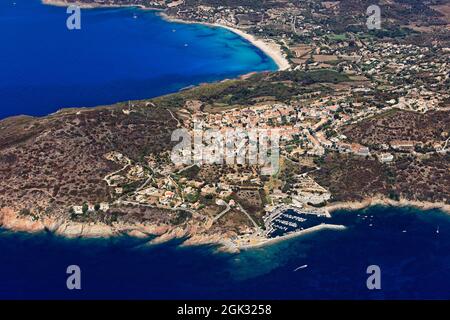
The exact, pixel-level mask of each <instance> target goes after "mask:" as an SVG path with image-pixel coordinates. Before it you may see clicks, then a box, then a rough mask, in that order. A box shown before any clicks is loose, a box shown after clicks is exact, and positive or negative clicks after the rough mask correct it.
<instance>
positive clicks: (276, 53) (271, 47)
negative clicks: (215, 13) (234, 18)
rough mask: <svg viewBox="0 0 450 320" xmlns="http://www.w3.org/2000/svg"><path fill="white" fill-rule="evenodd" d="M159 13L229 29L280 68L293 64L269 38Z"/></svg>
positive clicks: (215, 24)
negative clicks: (259, 37)
mask: <svg viewBox="0 0 450 320" xmlns="http://www.w3.org/2000/svg"><path fill="white" fill-rule="evenodd" d="M159 15H160V16H161V17H162V18H163V19H165V20H167V21H169V22H176V23H187V24H202V25H205V26H209V27H214V28H224V29H227V30H229V31H231V32H233V33H235V34H237V35H238V36H240V37H241V38H244V39H245V40H247V41H248V42H250V43H251V44H252V45H253V46H255V47H257V48H258V49H260V50H261V51H262V52H264V53H265V54H266V55H267V56H269V57H270V58H272V60H273V61H274V62H275V63H276V64H277V66H278V70H288V69H290V68H291V64H290V63H289V61H288V60H287V59H286V57H285V56H284V54H283V51H282V50H281V47H280V45H278V44H276V43H275V42H273V41H269V40H267V41H266V40H262V39H258V38H256V37H255V36H253V35H251V34H248V33H246V32H244V31H242V30H240V29H237V28H234V27H230V26H227V25H224V24H220V23H208V22H196V21H185V20H181V19H176V18H172V17H170V16H168V15H167V14H165V13H164V12H161V13H159Z"/></svg>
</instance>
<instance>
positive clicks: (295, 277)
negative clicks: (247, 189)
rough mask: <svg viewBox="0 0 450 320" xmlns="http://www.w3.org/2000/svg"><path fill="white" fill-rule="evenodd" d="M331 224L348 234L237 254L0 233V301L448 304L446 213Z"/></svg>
mask: <svg viewBox="0 0 450 320" xmlns="http://www.w3.org/2000/svg"><path fill="white" fill-rule="evenodd" d="M330 222H332V223H336V224H342V225H345V226H346V227H347V229H346V230H323V231H317V232H314V233H310V234H307V235H302V236H299V237H297V238H294V239H290V240H286V241H282V242H279V243H276V244H274V245H270V246H266V247H263V248H259V249H251V250H247V251H243V252H241V253H239V254H227V253H218V252H217V248H215V247H213V246H200V247H180V246H179V244H180V241H181V240H176V241H172V242H169V243H166V244H161V245H156V246H148V245H147V244H146V243H147V241H148V240H150V239H135V238H129V237H121V238H113V239H109V240H99V239H97V240H93V239H91V240H86V239H71V240H70V239H65V238H61V237H57V236H55V235H52V234H50V233H41V234H25V233H12V232H9V231H5V230H3V231H0V252H1V255H0V298H8V299H17V298H27V299H28V298H35V299H45V298H56V299H61V298H64V299H94V298H102V299H104V298H109V299H164V298H166V299H174V298H177V299H196V298H199V299H200V298H201V299H215V298H220V299H227V298H229V299H238V298H242V299H245V298H248V299H256V298H259V299H406V298H408V299H449V298H450V217H449V216H448V215H447V214H445V213H443V212H440V211H437V210H433V211H420V210H416V209H412V208H391V207H371V208H369V209H365V210H360V211H354V212H349V211H339V212H335V213H334V214H333V218H332V219H331V220H330ZM437 230H439V232H437ZM69 265H78V266H79V267H80V269H81V290H73V291H70V290H68V289H67V288H66V279H67V277H68V275H67V274H66V268H67V266H69ZM304 265H307V267H306V268H302V269H299V270H297V271H295V270H296V269H297V268H298V267H299V266H304ZM369 265H377V266H379V268H380V279H381V282H380V283H381V289H380V290H369V289H367V286H366V281H367V278H368V277H369V276H370V275H369V274H367V273H366V271H367V267H368V266H369Z"/></svg>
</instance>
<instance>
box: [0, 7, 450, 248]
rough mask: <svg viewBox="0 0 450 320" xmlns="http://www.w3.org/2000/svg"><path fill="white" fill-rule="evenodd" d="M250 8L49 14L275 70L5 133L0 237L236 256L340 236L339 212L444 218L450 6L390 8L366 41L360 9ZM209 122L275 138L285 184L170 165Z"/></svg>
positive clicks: (16, 120)
mask: <svg viewBox="0 0 450 320" xmlns="http://www.w3.org/2000/svg"><path fill="white" fill-rule="evenodd" d="M241 2H242V3H241ZM241 2H239V4H237V3H236V2H235V1H231V0H230V1H229V0H227V1H222V2H221V4H220V5H218V4H217V2H216V1H213V0H201V1H194V2H193V1H183V0H180V1H148V0H134V1H124V0H104V1H101V0H96V1H93V0H80V1H77V2H72V1H52V0H44V3H47V4H56V5H67V4H71V3H76V4H82V5H83V6H86V7H94V6H130V5H133V6H140V7H142V8H151V9H158V10H161V11H162V14H163V15H164V16H165V17H167V18H168V19H176V21H179V20H181V21H185V22H195V23H206V24H210V25H216V26H221V27H226V28H228V29H230V30H231V31H233V32H235V33H236V34H238V35H240V36H242V37H244V38H245V39H247V40H249V41H250V42H252V43H253V44H254V45H255V46H257V47H259V48H260V49H261V50H262V51H264V52H265V53H266V54H268V55H269V56H271V57H272V58H273V60H274V61H275V62H276V63H277V65H278V66H279V69H280V70H279V71H276V72H265V73H257V74H250V75H246V76H242V77H240V78H238V79H233V80H226V81H221V82H216V83H210V84H203V85H200V86H197V87H194V88H190V89H188V90H183V91H180V92H178V93H175V94H170V95H166V96H161V97H157V98H152V99H144V100H139V101H129V102H128V101H127V102H121V103H117V104H114V105H110V106H100V107H96V108H83V109H81V108H79V109H64V110H61V111H59V112H56V113H54V114H51V115H48V116H46V117H42V118H34V117H28V116H20V117H12V118H8V119H5V120H2V121H0V179H1V181H2V183H1V184H0V224H1V225H2V227H4V228H9V229H12V230H20V231H44V230H48V231H52V232H55V233H57V234H61V235H65V236H70V237H79V236H85V237H105V236H115V235H120V234H129V235H132V236H137V237H148V236H152V235H156V236H157V237H156V238H154V239H153V240H152V242H151V243H158V242H162V241H167V240H169V239H173V238H187V240H186V241H185V242H184V243H185V244H186V245H194V244H205V243H214V244H220V245H222V246H223V247H224V248H225V249H227V250H231V251H237V250H239V249H241V248H248V247H252V246H259V245H264V244H267V243H271V242H273V241H276V240H279V239H284V238H286V237H292V236H295V235H298V234H302V233H305V232H310V231H314V230H318V229H321V228H334V229H340V228H342V226H338V225H333V224H330V223H329V221H330V220H329V219H330V213H331V212H332V211H333V210H337V209H356V208H362V207H365V206H369V205H374V204H382V205H400V206H405V205H406V206H416V207H420V208H424V209H430V208H440V209H443V210H444V211H447V212H450V170H449V166H448V164H449V160H450V155H449V148H450V142H449V141H450V94H449V92H450V91H449V88H450V79H449V75H450V63H449V61H450V40H449V39H450V37H449V36H448V35H449V32H450V31H449V25H450V19H449V17H448V15H446V12H448V10H447V9H448V8H449V7H450V2H449V1H444V0H442V1H439V5H435V3H434V2H430V3H427V2H425V3H423V2H420V1H411V2H408V4H405V3H404V2H402V1H389V2H382V3H380V5H383V6H386V7H389V10H384V11H383V12H385V13H386V14H387V15H388V17H387V19H386V20H385V21H384V24H383V28H382V29H379V30H377V29H375V30H368V29H367V26H366V18H367V17H366V7H365V5H366V3H365V2H364V1H363V2H358V4H355V3H354V2H352V1H327V2H322V1H316V0H307V1H304V2H301V3H300V2H297V1H288V2H286V1H281V0H280V1H278V0H272V1H264V2H258V3H256V2H254V1H241ZM405 12H408V14H406V13H405ZM199 122H201V123H202V128H203V129H204V130H217V131H220V130H224V129H226V128H242V129H246V130H251V129H252V128H255V127H257V128H259V129H264V130H278V132H280V143H279V145H280V152H279V168H278V170H276V171H275V172H273V173H272V174H270V175H267V174H263V170H262V169H263V168H262V166H260V165H258V164H242V163H227V164H201V165H200V164H198V165H197V164H186V165H180V164H176V163H174V162H173V161H172V159H171V153H172V151H173V149H174V147H175V146H176V144H177V142H175V141H173V139H172V134H173V132H174V131H176V130H185V131H186V132H189V133H192V134H195V131H196V130H197V128H196V124H197V123H199Z"/></svg>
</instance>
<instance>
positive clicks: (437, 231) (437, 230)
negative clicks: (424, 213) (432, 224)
mask: <svg viewBox="0 0 450 320" xmlns="http://www.w3.org/2000/svg"><path fill="white" fill-rule="evenodd" d="M436 233H437V234H439V226H438V227H437V229H436Z"/></svg>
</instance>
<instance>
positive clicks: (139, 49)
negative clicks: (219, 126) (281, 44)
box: [0, 0, 277, 119]
mask: <svg viewBox="0 0 450 320" xmlns="http://www.w3.org/2000/svg"><path fill="white" fill-rule="evenodd" d="M69 16H70V14H67V13H66V8H62V7H53V6H46V5H43V4H41V2H40V1H39V0H2V1H0V30H1V31H0V35H1V38H0V71H1V72H0V103H1V105H0V119H2V118H5V117H7V116H12V115H18V114H27V115H37V116H39V115H46V114H48V113H51V112H54V111H56V110H58V109H60V108H62V107H83V106H96V105H104V104H111V103H115V102H119V101H127V100H132V99H143V98H151V97H155V96H159V95H162V94H166V93H172V92H176V91H178V90H179V89H182V88H184V87H187V86H191V85H195V84H199V83H203V82H211V81H216V80H223V79H225V78H234V77H236V76H238V75H242V74H246V73H249V72H253V71H264V70H275V69H277V66H276V64H275V63H274V62H273V60H272V59H271V58H269V57H267V56H266V55H265V54H264V53H263V52H262V51H261V50H259V49H257V48H255V47H254V46H252V45H251V44H250V43H249V42H248V41H246V40H244V39H242V38H240V37H239V36H237V35H236V34H234V33H232V32H230V31H228V30H226V29H223V28H212V27H208V26H204V25H198V24H182V23H171V22H167V21H165V20H163V19H162V18H161V17H160V16H159V15H158V14H157V12H155V11H149V10H141V9H138V8H109V9H82V10H81V29H80V30H69V29H68V28H67V26H66V20H67V18H68V17H69Z"/></svg>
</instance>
